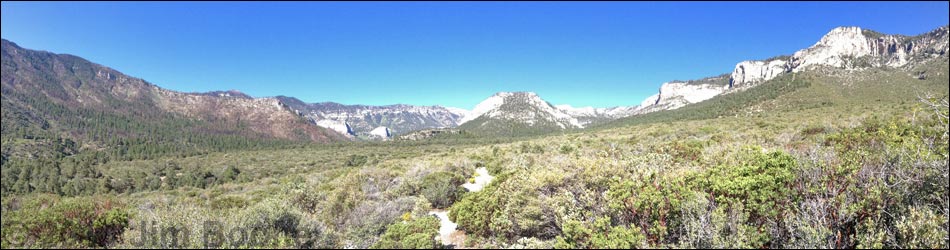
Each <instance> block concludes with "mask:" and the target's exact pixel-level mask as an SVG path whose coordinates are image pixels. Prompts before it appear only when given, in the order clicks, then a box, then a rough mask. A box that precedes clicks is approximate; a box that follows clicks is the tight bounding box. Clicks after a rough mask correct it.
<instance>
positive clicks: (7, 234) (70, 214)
mask: <svg viewBox="0 0 950 250" xmlns="http://www.w3.org/2000/svg"><path fill="white" fill-rule="evenodd" d="M22 199H23V200H17V201H11V202H16V203H19V205H20V206H19V207H18V208H17V209H15V210H12V211H8V212H6V213H4V217H3V227H2V228H3V247H4V248H24V247H25V248H50V247H56V248H59V247H70V248H87V247H108V246H110V245H112V243H114V242H115V240H116V239H117V238H118V236H119V235H121V234H122V232H123V231H125V228H126V227H127V226H128V224H129V213H128V212H127V211H126V210H125V208H124V205H122V204H120V203H116V201H115V200H114V199H111V198H101V197H92V198H89V197H81V198H79V197H77V198H65V199H60V198H59V197H57V196H45V195H44V196H38V197H27V198H22Z"/></svg>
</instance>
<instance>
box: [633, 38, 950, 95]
mask: <svg viewBox="0 0 950 250" xmlns="http://www.w3.org/2000/svg"><path fill="white" fill-rule="evenodd" d="M948 37H950V36H948V28H947V26H944V27H940V28H937V29H935V30H933V31H931V32H927V33H924V34H921V35H917V36H913V37H910V36H903V35H884V34H881V33H877V32H874V31H870V30H865V29H861V28H859V27H839V28H835V29H833V30H831V31H830V32H828V33H827V34H826V35H824V36H823V37H822V38H821V39H820V40H819V41H818V42H817V43H815V44H814V45H812V46H811V47H808V48H806V49H802V50H799V51H797V52H795V53H794V54H793V55H792V56H779V57H775V58H770V59H766V60H758V61H743V62H740V63H738V64H736V66H735V68H734V70H733V71H732V73H731V74H729V75H728V76H725V78H706V79H701V80H698V81H694V82H687V83H682V82H676V81H674V82H669V83H664V84H663V85H662V86H661V87H660V92H659V93H658V94H656V95H653V96H650V97H648V98H647V99H646V100H644V101H643V102H642V103H641V104H640V106H639V108H637V110H636V111H635V112H633V114H643V113H649V112H654V111H660V110H670V109H677V108H680V107H682V106H685V105H687V104H690V103H696V102H700V101H704V100H708V99H710V98H713V97H715V96H717V95H720V94H723V93H726V92H731V91H740V90H742V89H746V88H749V87H753V86H756V85H757V84H759V83H762V82H765V81H768V80H771V79H774V78H775V77H778V76H780V75H783V74H787V73H790V72H801V71H805V70H810V69H813V68H815V67H835V68H846V69H862V68H869V67H893V68H899V67H904V66H906V65H910V64H914V63H916V62H923V61H926V60H929V59H931V58H934V57H939V56H944V55H946V54H947V53H948V46H947V44H948ZM723 79H726V80H727V81H725V82H726V83H727V84H725V85H723V84H722V82H723V81H722V80H723ZM713 81H714V82H713Z"/></svg>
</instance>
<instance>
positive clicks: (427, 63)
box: [0, 2, 948, 109]
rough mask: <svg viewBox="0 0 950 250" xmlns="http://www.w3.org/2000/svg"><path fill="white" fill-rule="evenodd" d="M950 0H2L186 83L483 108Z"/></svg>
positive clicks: (577, 96) (617, 82) (697, 68)
mask: <svg viewBox="0 0 950 250" xmlns="http://www.w3.org/2000/svg"><path fill="white" fill-rule="evenodd" d="M947 10H948V3H947V2H763V3H746V2H724V3H711V2H515V3H511V2H402V3H395V2H338V3H337V2H129V3H118V2H82V3H69V2H3V3H2V15H0V17H2V37H3V38H4V39H7V40H10V41H13V42H15V43H17V44H19V45H20V46H22V47H25V48H30V49H38V50H47V51H52V52H56V53H68V54H74V55H78V56H81V57H83V58H86V59H89V60H90V61H93V62H96V63H99V64H102V65H106V66H109V67H112V68H115V69H117V70H119V71H122V72H123V73H126V74H128V75H131V76H135V77H140V78H143V79H145V80H146V81H149V82H152V83H154V84H157V85H159V86H161V87H164V88H168V89H173V90H179V91H187V92H204V91H211V90H228V89H237V90H240V91H242V92H245V93H247V94H249V95H252V96H255V97H263V96H275V95H288V96H294V97H297V98H300V99H302V100H304V101H308V102H322V101H334V102H340V103H345V104H370V105H382V104H395V103H405V104H415V105H443V106H452V107H460V108H465V109H471V108H472V107H473V106H475V105H476V104H477V103H478V102H480V101H481V100H483V99H485V98H487V97H488V96H490V95H492V94H493V93H495V92H499V91H534V92H537V93H538V94H539V95H540V96H541V97H542V98H544V99H546V100H547V101H549V102H551V103H554V104H571V105H573V106H594V107H610V106H618V105H636V104H639V103H640V101H642V100H643V99H644V98H646V97H647V96H649V95H652V94H654V93H656V92H657V90H658V88H659V87H660V84H662V83H663V82H667V81H670V80H689V79H698V78H702V77H706V76H714V75H718V74H722V73H728V72H731V71H732V69H733V67H734V66H735V64H736V63H738V62H740V61H743V60H749V59H764V58H768V57H772V56H776V55H783V54H791V53H793V52H795V51H796V50H798V49H802V48H805V47H808V46H811V45H812V44H814V43H815V42H817V41H818V39H819V38H821V36H822V35H824V34H825V33H827V32H828V31H829V30H831V29H832V28H834V27H837V26H861V27H864V28H868V29H873V30H876V31H880V32H883V33H888V34H906V35H916V34H920V33H924V32H927V31H930V30H932V29H934V28H937V27H939V26H943V25H947V23H948V21H947V20H948V11H947Z"/></svg>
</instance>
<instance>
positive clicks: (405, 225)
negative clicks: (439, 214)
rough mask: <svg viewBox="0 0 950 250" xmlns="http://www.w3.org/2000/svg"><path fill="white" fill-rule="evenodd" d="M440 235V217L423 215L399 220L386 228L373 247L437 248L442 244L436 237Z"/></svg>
mask: <svg viewBox="0 0 950 250" xmlns="http://www.w3.org/2000/svg"><path fill="white" fill-rule="evenodd" d="M438 235H439V219H437V218H435V217H434V216H423V217H421V218H415V219H412V220H410V221H397V222H396V223H393V224H392V225H389V227H387V228H386V232H385V233H383V235H382V237H381V238H380V240H379V242H377V243H376V244H375V245H373V246H372V248H373V249H435V248H440V247H441V245H440V244H439V242H438V241H437V240H436V239H435V237H436V236H438Z"/></svg>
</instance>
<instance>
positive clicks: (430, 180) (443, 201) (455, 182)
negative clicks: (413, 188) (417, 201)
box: [419, 172, 465, 208]
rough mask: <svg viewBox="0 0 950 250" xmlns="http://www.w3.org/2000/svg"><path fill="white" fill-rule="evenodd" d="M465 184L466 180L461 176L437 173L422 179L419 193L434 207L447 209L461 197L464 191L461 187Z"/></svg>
mask: <svg viewBox="0 0 950 250" xmlns="http://www.w3.org/2000/svg"><path fill="white" fill-rule="evenodd" d="M463 183H465V178H464V177H462V176H461V175H459V174H456V173H451V172H437V173H433V174H429V175H426V176H425V177H423V178H422V184H421V185H420V190H419V193H420V194H421V195H422V196H424V197H425V198H426V199H427V200H429V202H431V203H432V206H434V207H436V208H446V207H448V206H450V205H452V204H453V203H455V201H456V200H457V199H458V197H460V196H461V192H463V190H462V188H461V187H460V185H462V184H463Z"/></svg>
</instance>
